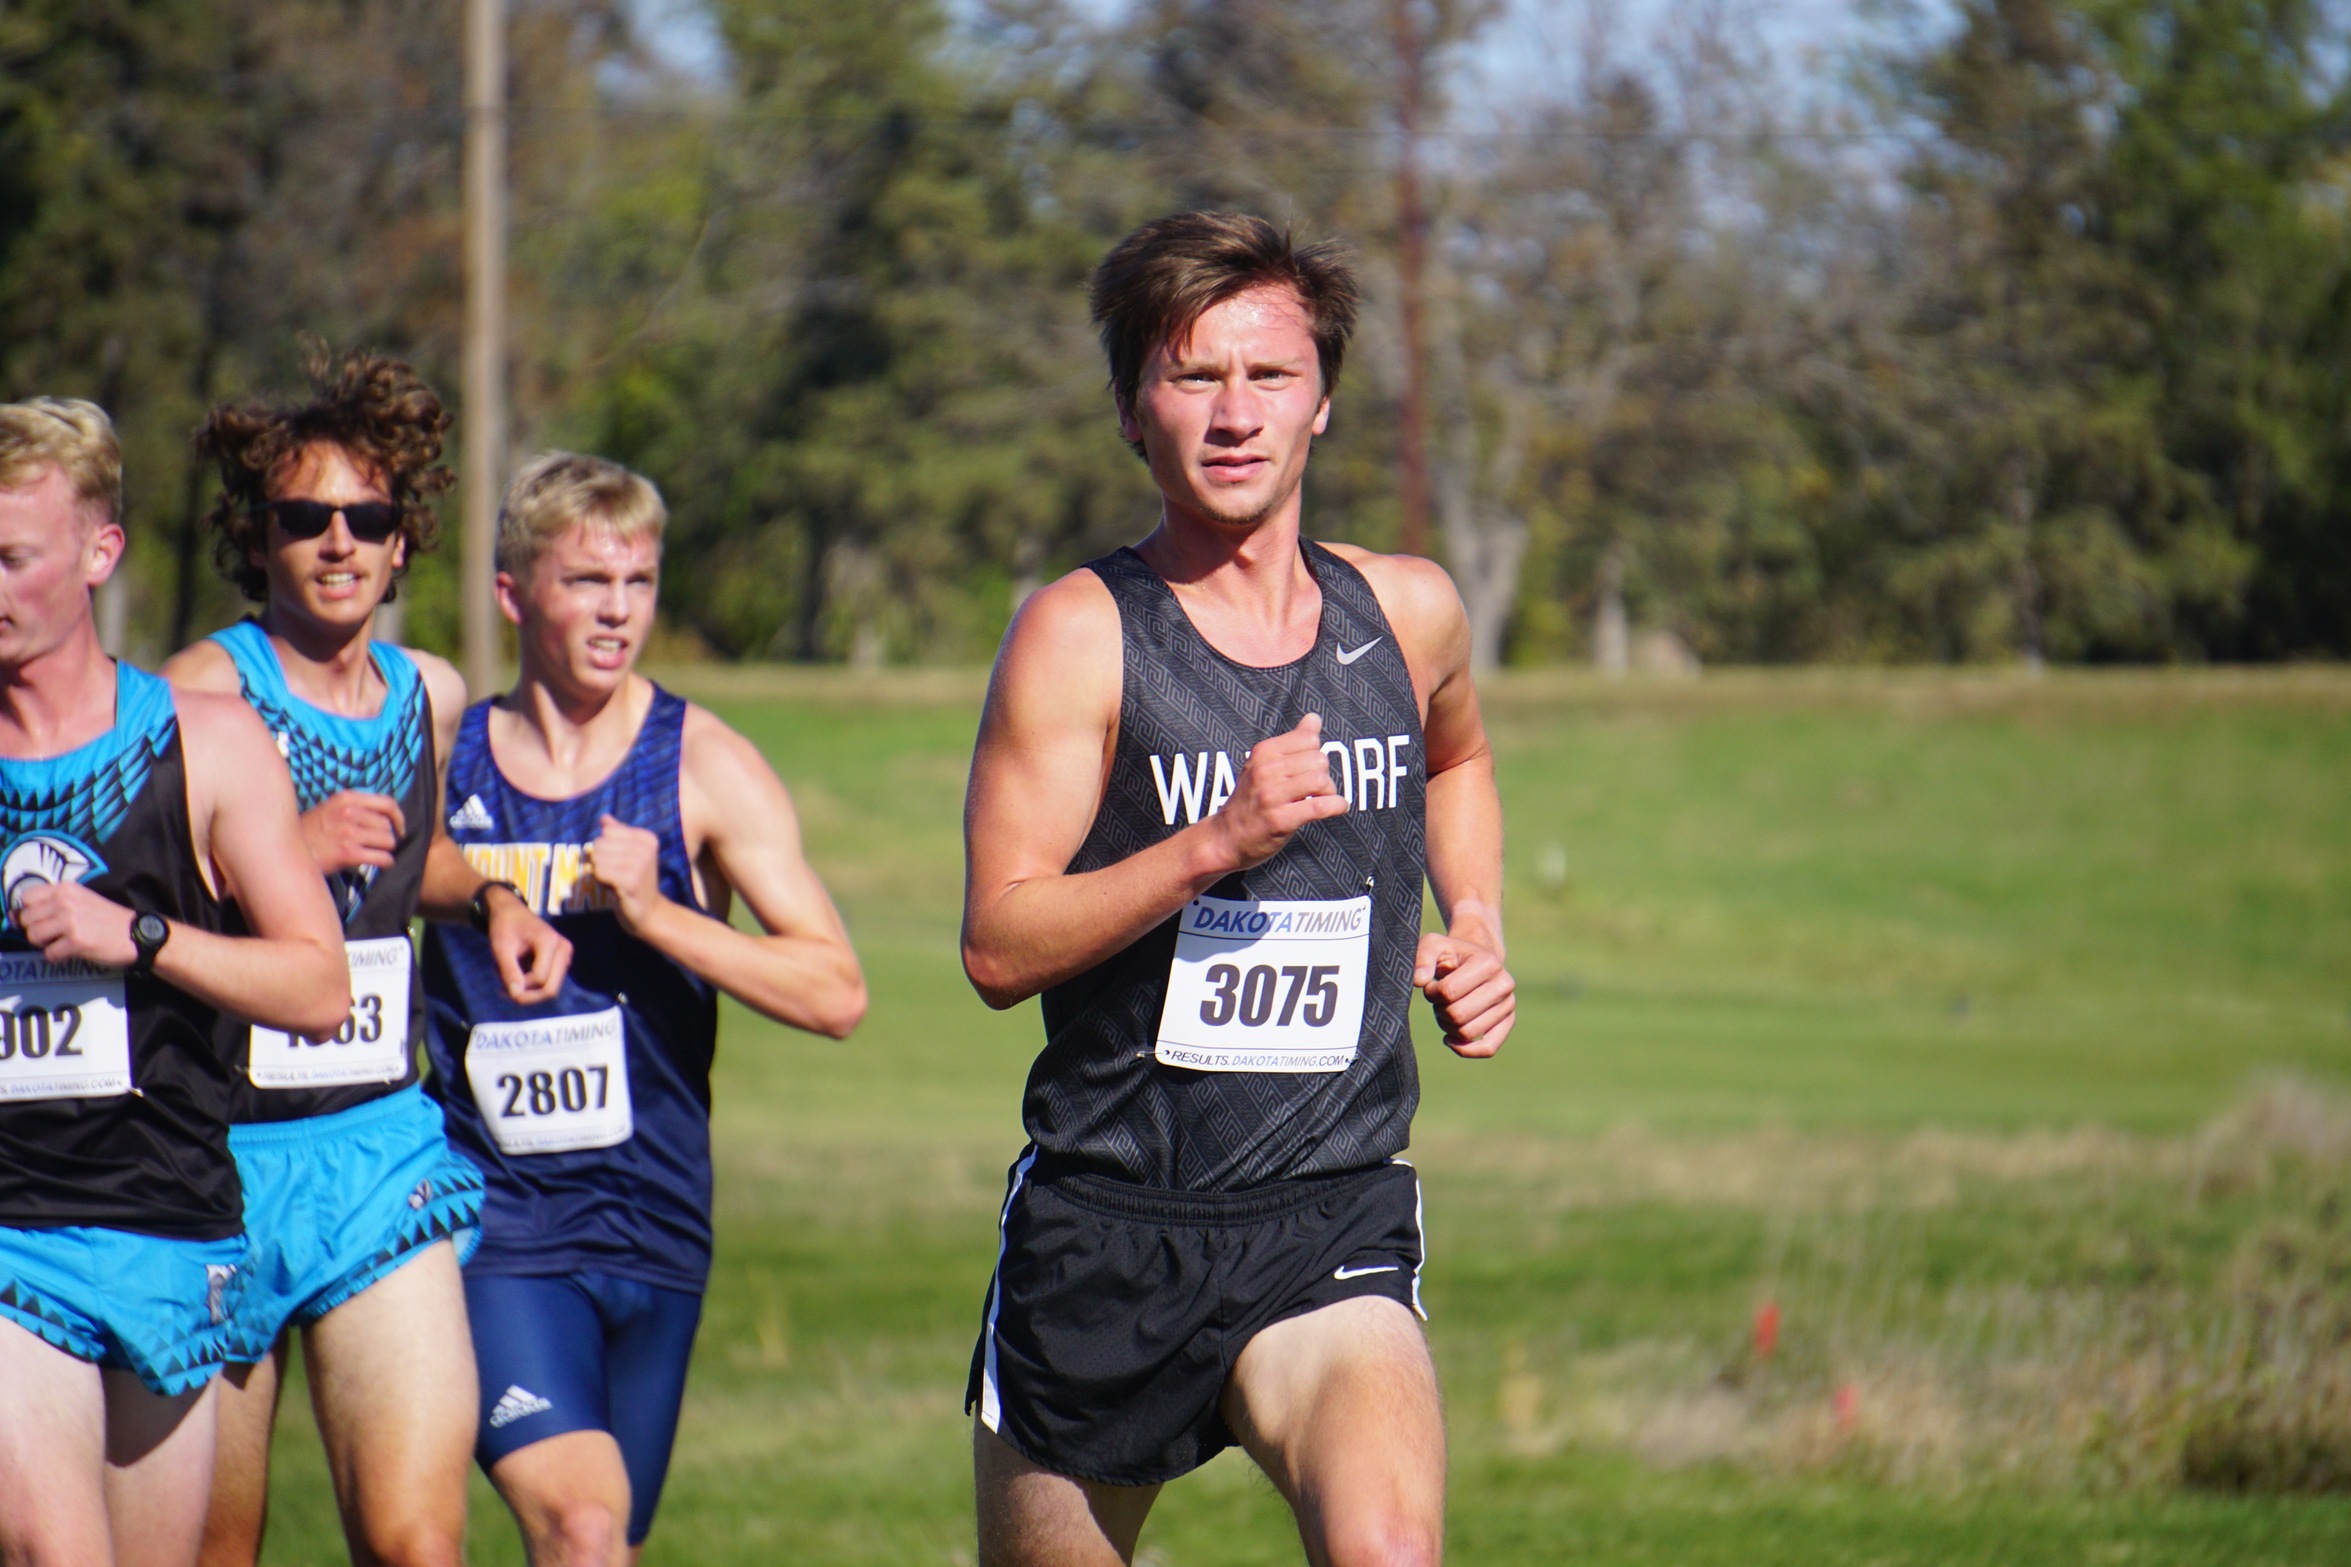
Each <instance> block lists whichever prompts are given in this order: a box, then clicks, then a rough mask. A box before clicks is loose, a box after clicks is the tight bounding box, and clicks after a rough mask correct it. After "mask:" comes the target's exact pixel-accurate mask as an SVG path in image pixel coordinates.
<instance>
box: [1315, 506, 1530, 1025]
mask: <svg viewBox="0 0 2351 1567" xmlns="http://www.w3.org/2000/svg"><path fill="white" fill-rule="evenodd" d="M1336 548H1338V550H1339V553H1340V554H1341V555H1343V556H1344V557H1345V558H1346V559H1348V560H1349V561H1351V562H1353V563H1354V565H1355V566H1356V569H1358V570H1360V571H1361V572H1363V574H1364V576H1365V578H1366V579H1367V580H1368V581H1369V582H1370V583H1371V585H1372V591H1373V592H1374V593H1375V594H1377V595H1378V597H1379V600H1380V608H1381V610H1382V611H1383V612H1384V613H1385V614H1386V615H1387V617H1388V624H1389V625H1391V626H1393V627H1394V628H1395V631H1396V638H1397V641H1398V642H1399V643H1400V644H1401V645H1402V647H1403V649H1404V660H1405V663H1406V665H1407V666H1408V667H1409V668H1410V669H1411V671H1412V685H1413V690H1414V692H1415V694H1416V695H1417V696H1418V697H1419V699H1420V703H1421V730H1422V735H1423V738H1424V740H1425V742H1426V745H1427V755H1428V765H1429V786H1428V867H1429V886H1430V888H1431V890H1432V891H1434V892H1435V893H1436V896H1437V909H1438V912H1439V913H1441V914H1442V915H1443V916H1444V919H1445V934H1443V935H1441V936H1440V935H1434V934H1431V935H1426V936H1423V937H1421V939H1420V951H1419V954H1418V957H1417V959H1416V961H1415V963H1414V967H1413V982H1414V983H1415V984H1417V985H1419V986H1420V987H1421V988H1422V990H1423V991H1424V992H1425V993H1426V994H1427V996H1428V998H1429V1001H1430V1004H1431V1005H1432V1006H1434V1007H1435V1009H1436V1013H1437V1022H1438V1024H1439V1026H1441V1027H1442V1028H1443V1029H1444V1031H1445V1043H1446V1044H1448V1045H1450V1046H1451V1047H1452V1048H1453V1049H1454V1050H1455V1051H1456V1052H1458V1053H1459V1054H1461V1055H1465V1056H1490V1055H1492V1054H1493V1053H1494V1052H1495V1051H1497V1050H1499V1049H1501V1048H1502V1041H1503V1040H1505V1039H1507V1038H1508V1037H1509V1035H1510V1030H1511V1027H1512V1025H1513V1023H1514V1022H1515V1021H1516V1019H1517V1015H1518V1000H1517V987H1516V982H1515V981H1514V980H1513V979H1512V978H1511V975H1510V971H1509V969H1508V968H1506V967H1505V966H1504V964H1505V961H1506V953H1505V948H1504V944H1503V939H1502V796H1501V794H1500V792H1499V791H1498V790H1497V789H1496V788H1495V785H1494V752H1493V748H1492V746H1491V745H1489V744H1488V743H1487V740H1486V725H1485V720H1484V718H1483V717H1482V716H1481V715H1480V713H1479V710H1478V693H1477V686H1476V685H1475V683H1474V682H1473V681H1472V680H1471V678H1470V669H1469V616H1468V614H1467V613H1466V612H1465V611H1464V610H1463V609H1462V606H1461V595H1460V594H1459V593H1457V592H1456V591H1455V590H1454V587H1453V579H1452V578H1451V577H1449V576H1447V575H1446V573H1445V570H1444V568H1443V567H1441V566H1438V565H1436V564H1435V563H1434V562H1431V561H1425V560H1420V559H1418V558H1416V557H1413V556H1409V555H1374V554H1372V553H1371V552H1369V551H1368V550H1358V549H1353V548H1350V547H1346V546H1337V547H1336Z"/></svg>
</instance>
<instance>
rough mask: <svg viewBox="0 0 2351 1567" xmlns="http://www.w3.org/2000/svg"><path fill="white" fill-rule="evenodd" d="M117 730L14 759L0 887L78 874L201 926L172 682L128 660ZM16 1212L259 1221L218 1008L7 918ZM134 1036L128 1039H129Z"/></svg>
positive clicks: (126, 1223)
mask: <svg viewBox="0 0 2351 1567" xmlns="http://www.w3.org/2000/svg"><path fill="white" fill-rule="evenodd" d="M114 678H115V699H114V727H113V728H112V729H110V730H108V731H107V732H106V733H105V734H102V735H100V736H99V737H98V738H97V739H95V740H92V741H90V742H89V743H88V744H87V745H81V746H76V747H75V748H74V749H73V750H71V751H68V752H66V753H65V754H64V755H62V756H50V757H42V758H40V759H38V760H34V761H17V760H10V759H4V758H0V842H5V844H6V847H5V849H0V898H4V900H5V902H6V904H7V905H8V906H9V908H10V909H11V910H13V906H14V904H15V902H16V899H17V897H18V895H19V894H20V893H21V892H22V891H23V890H24V888H25V887H26V886H27V885H28V884H30V883H37V882H60V881H78V882H81V883H82V884H83V885H85V886H87V887H90V888H91V889H93V890H94V891H97V892H99V893H102V894H104V895H105V896H106V897H108V898H111V899H113V900H114V901H115V902H117V903H120V904H123V905H125V906H127V907H129V908H133V909H139V910H145V911H147V912H150V913H155V914H161V915H163V916H164V917H165V918H167V919H173V920H178V921H180V922H182V923H183V924H187V925H192V926H194V927H196V928H198V929H201V930H211V931H217V930H220V929H221V928H222V918H221V907H220V904H219V903H218V902H217V901H215V900H214V898H213V897H212V895H211V894H210V893H209V892H207V891H206V890H205V887H204V881H203V878H202V877H201V876H200V875H199V874H198V872H197V868H196V846H195V842H194V839H193V837H192V835H191V832H190V829H189V826H188V780H187V769H186V766H185V763H184V762H183V760H182V756H181V750H180V726H179V717H178V713H177V711H176V710H175V709H174V708H173V706H172V697H171V687H169V686H167V685H165V684H164V683H163V682H162V681H161V680H159V679H157V678H156V677H155V676H153V675H149V674H144V673H142V672H141V671H139V670H136V669H133V668H132V667H131V666H130V665H128V664H120V663H118V664H116V665H115V677H114ZM0 996H5V997H7V998H8V1000H9V1003H10V1004H9V1005H8V1006H7V1007H6V1016H5V1018H4V1019H0V1225H7V1226H11V1227H14V1228H19V1229H50V1228H58V1227H62V1226H66V1225H94V1226H101V1227H104V1228H107V1229H117V1230H132V1231H136V1232H139V1233H142V1234H147V1235H161V1236H168V1237H171V1238H174V1239H181V1240H223V1239H226V1238H227V1237H229V1236H232V1235H235V1234H236V1233H237V1232H238V1230H239V1229H240V1228H242V1226H243V1223H244V1200H243V1194H242V1193H241V1192H240V1191H239V1189H238V1186H237V1166H236V1162H235V1161H234V1160H233V1159H232V1158H231V1157H230V1155H229V1145H228V1101H229V1069H228V1063H227V1062H226V1061H224V1060H223V1059H222V1058H221V1056H220V1053H219V1051H218V1050H217V1049H216V1048H215V1046H214V1043H213V1031H214V1028H215V1025H216V1021H217V1015H216V1014H215V1013H214V1012H213V1010H212V1008H210V1007H208V1006H205V1005H204V1004H203V1003H201V1002H199V1001H197V1000H195V999H194V998H193V997H191V996H188V995H186V994H185V993H183V992H181V991H178V990H175V989H173V988H172V987H171V986H169V985H166V984H165V983H164V982H163V981H161V980H159V979H156V978H154V977H153V976H152V975H138V974H131V973H128V972H126V971H124V970H122V969H109V968H94V967H91V966H89V965H85V964H79V963H75V964H65V965H50V964H48V963H46V962H44V961H43V960H42V958H41V955H40V954H39V953H38V952H34V951H31V950H29V949H28V948H27V947H26V945H25V941H24V938H23V937H22V936H21V935H20V934H18V932H17V930H16V929H15V925H14V920H13V915H11V917H10V920H9V923H8V925H7V927H6V928H5V930H4V932H0ZM126 1046H127V1048H126Z"/></svg>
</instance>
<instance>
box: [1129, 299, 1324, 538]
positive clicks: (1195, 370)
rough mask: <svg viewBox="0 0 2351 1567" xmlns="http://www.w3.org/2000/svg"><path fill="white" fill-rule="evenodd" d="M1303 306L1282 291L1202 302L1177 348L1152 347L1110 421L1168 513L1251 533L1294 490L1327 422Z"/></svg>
mask: <svg viewBox="0 0 2351 1567" xmlns="http://www.w3.org/2000/svg"><path fill="white" fill-rule="evenodd" d="M1330 419H1331V405H1330V399H1329V398H1327V397H1325V396H1323V392H1322V367H1321V363H1320V361H1319V360H1318V359H1317V357H1316V354H1315V349H1314V333H1313V331H1312V329H1311V327H1310V325H1309V323H1308V320H1307V315H1306V307H1305V305H1304V304H1303V303H1302V302H1300V300H1299V298H1298V296H1297V294H1296V292H1294V291H1293V290H1291V289H1289V288H1286V287H1273V286H1269V287H1265V288H1252V289H1248V290H1245V291H1243V292H1242V293H1239V294H1236V295H1234V296H1233V297H1232V298H1230V299H1228V300H1225V301H1223V302H1222V303H1220V304H1218V305H1215V306H1213V307H1212V308H1210V309H1209V310H1208V311H1207V312H1206V313H1205V314H1203V315H1202V316H1201V317H1200V320H1199V322H1198V323H1197V324H1196V325H1194V326H1193V328H1192V335H1191V336H1190V338H1188V339H1187V340H1186V341H1184V342H1182V343H1178V344H1174V345H1172V346H1169V347H1163V348H1158V349H1154V350H1153V351H1152V353H1151V357H1150V358H1149V359H1148V360H1146V361H1145V362H1144V365H1143V374H1142V378H1141V380H1140V381H1139V383H1138V384H1137V386H1136V388H1135V405H1134V408H1133V409H1132V411H1131V412H1129V413H1128V414H1127V415H1126V416H1125V417H1124V418H1123V419H1122V420H1121V421H1120V423H1121V427H1122V428H1123V429H1124V430H1125V431H1126V434H1127V438H1128V439H1130V440H1140V441H1142V443H1143V452H1144V455H1145V457H1146V458H1148V459H1149V461H1150V464H1151V477H1152V479H1153V480H1154V481H1156V482H1157V484H1158V485H1159V490H1160V493H1161V494H1162V495H1164V496H1165V497H1166V498H1167V501H1168V505H1169V506H1170V508H1171V509H1176V510H1181V511H1183V512H1185V513H1188V514H1190V515H1192V516H1194V517H1197V518H1199V519H1201V520H1204V521H1207V522H1211V523H1219V524H1223V525H1225V526H1228V527H1233V528H1240V529H1253V528H1255V527H1256V526H1257V525H1258V524H1259V523H1261V522H1263V521H1264V520H1265V519H1266V518H1267V517H1268V516H1270V515H1272V514H1273V513H1274V512H1275V511H1277V510H1278V509H1280V508H1281V507H1282V506H1283V505H1284V504H1285V503H1287V502H1288V501H1289V500H1290V499H1291V497H1293V496H1295V495H1296V494H1297V493H1298V484H1299V481H1300V480H1301V479H1302V478H1303V477H1304V475H1305V472H1306V453H1307V449H1308V448H1309V447H1310V446H1312V445H1313V442H1314V437H1315V436H1318V435H1320V434H1322V432H1323V430H1324V428H1325V427H1327V426H1328V425H1329V423H1330Z"/></svg>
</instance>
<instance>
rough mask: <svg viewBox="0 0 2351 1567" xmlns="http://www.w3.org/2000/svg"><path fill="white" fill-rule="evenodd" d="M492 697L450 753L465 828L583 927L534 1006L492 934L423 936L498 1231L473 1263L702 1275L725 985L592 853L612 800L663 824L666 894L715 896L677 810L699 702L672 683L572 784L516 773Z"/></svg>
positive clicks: (667, 1277)
mask: <svg viewBox="0 0 2351 1567" xmlns="http://www.w3.org/2000/svg"><path fill="white" fill-rule="evenodd" d="M489 713H490V704H489V703H488V702H486V701H485V702H480V703H477V704H475V705H474V706H473V707H471V708H468V709H467V710H466V714H465V721H464V724H463V726H462V728H461V729H460V730H459V732H458V738H457V745H456V747H455V749H454V750H453V751H452V752H451V754H450V758H449V788H448V794H447V800H448V802H449V817H448V822H449V832H450V835H451V836H452V837H453V838H455V839H456V841H457V843H458V845H459V846H460V847H462V848H463V849H464V850H465V855H466V858H467V860H469V861H470V862H471V863H472V864H473V866H474V867H475V868H476V869H477V870H479V871H481V872H482V874H484V875H486V876H490V877H494V878H496V879H497V880H500V881H504V882H508V883H510V884H512V885H513V886H514V887H515V888H516V889H517V890H518V891H520V892H521V894H522V896H523V898H524V900H525V901H526V902H527V903H528V904H529V905H530V906H531V908H532V909H534V910H535V911H537V912H538V913H539V914H541V915H542V916H544V917H545V918H546V919H547V920H548V921H550V922H551V923H552V924H553V925H554V926H555V928H556V929H557V930H559V931H561V932H562V933H563V934H564V935H565V936H566V937H568V938H570V940H571V942H572V961H571V972H570V974H569V975H568V976H567V977H566V978H565V980H564V984H563V990H562V993H561V994H560V995H558V996H556V997H555V998H554V999H553V1000H551V1001H547V1002H543V1003H541V1004H539V1005H537V1006H533V1007H518V1006H516V1005H515V1004H514V1002H513V1001H511V1000H510V999H508V997H507V994H506V987H505V986H504V985H503V984H502V983H500V981H499V978H498V968H497V964H496V962H495V961H494V960H493V959H492V957H491V955H490V945H489V942H488V940H487V938H485V937H484V936H482V935H481V934H479V933H478V932H476V931H473V930H470V929H466V928H464V927H461V926H454V925H443V924H436V925H433V926H431V927H430V929H429V930H428V932H427V934H426V937H425V970H424V984H425V997H426V1011H427V1024H426V1047H427V1049H428V1050H429V1051H430V1052H431V1055H432V1063H433V1075H432V1078H431V1079H430V1081H429V1082H428V1084H427V1089H428V1092H430V1093H432V1094H433V1095H434V1096H435V1097H436V1098H438V1099H439V1100H440V1101H441V1104H442V1106H443V1109H444V1110H445V1111H446V1113H447V1117H448V1127H449V1140H450V1142H451V1144H452V1145H453V1146H455V1147H456V1148H457V1149H458V1151H459V1152H461V1153H464V1154H466V1155H467V1156H469V1157H470V1158H471V1159H472V1160H473V1161H474V1162H475V1163H476V1164H478V1165H480V1166H481V1167H482V1170H483V1172H484V1174H485V1175H486V1176H487V1177H488V1188H489V1189H488V1195H487V1199H486V1201H485V1202H484V1204H483V1208H482V1245H481V1249H480V1251H478V1252H476V1253H475V1255H474V1257H473V1259H472V1260H471V1261H470V1262H468V1263H467V1264H466V1268H467V1271H468V1273H469V1274H483V1275H497V1274H503V1275H507V1276H515V1277H525V1276H528V1277H547V1276H552V1275H559V1274H567V1273H574V1272H592V1273H606V1274H611V1275H614V1276H616V1277H620V1278H625V1279H634V1280H637V1281H638V1282H640V1283H645V1284H655V1285H661V1286H663V1287H666V1288H669V1289H683V1290H697V1291H698V1290H700V1289H701V1288H702V1287H703V1285H704V1283H705V1281H706V1280H707V1279H708V1277H709V1273H710V1062H711V1056H712V1053H713V1052H714V1050H715V1049H716V1047H717V1043H718V992H717V991H716V989H715V988H713V987H712V986H711V985H710V984H709V983H708V982H707V981H704V980H702V979H699V978H697V977H695V976H694V975H693V974H692V973H690V972H688V971H687V970H686V969H684V968H681V967H680V966H679V965H677V964H675V963H673V962H671V961H670V960H669V959H668V958H666V957H663V956H662V955H661V954H660V953H659V952H657V951H655V950H654V949H653V948H652V947H650V946H647V945H646V944H645V943H644V942H641V941H639V940H637V939H636V938H635V937H633V936H630V935H629V934H627V933H626V932H625V931H623V930H622V929H621V927H620V919H619V916H618V915H617V914H615V913H614V912H613V909H612V906H611V895H610V894H609V892H607V891H606V889H605V888H604V886H603V884H602V883H600V882H598V881H596V880H595V879H594V878H593V877H592V876H590V875H589V874H588V872H587V866H586V855H585V850H586V848H587V846H588V845H590V844H592V843H594V842H595V841H596V839H597V837H598V836H599V835H600V834H601V833H602V831H603V828H602V825H601V820H602V818H603V817H605V816H608V815H609V816H612V817H615V818H617V819H618V820H620V821H623V822H626V823H628V824H629V825H631V826H634V827H641V828H644V829H646V830H648V831H650V832H653V833H655V834H657V835H659V837H660V839H661V891H662V894H663V896H665V897H668V898H671V899H673V900H675V901H676V902H678V903H681V904H684V905H685V906H686V907H688V908H700V907H701V906H702V905H701V901H700V899H699V898H698V897H697V896H696V895H695V892H694V878H693V869H692V867H691V866H690V865H689V864H688V862H687V859H686V840H685V829H684V827H683V826H682V825H681V824H680V822H679V819H678V758H679V742H680V737H681V735H682V733H683V731H684V727H685V719H686V704H685V702H683V701H682V700H680V699H679V698H677V697H675V696H672V695H671V694H670V693H669V692H667V691H663V690H661V689H660V688H659V687H655V689H654V693H653V705H652V707H651V709H650V710H649V711H648V712H647V713H646V715H645V721H644V724H643V726H642V727H641V728H640V729H639V730H638V732H637V738H636V741H635V743H634V744H633V745H632V746H631V747H630V748H629V752H628V754H627V756H625V757H624V758H623V759H622V761H621V764H620V765H619V766H618V767H616V768H615V769H613V772H612V774H611V776H610V777H608V778H606V779H605V780H604V782H602V783H601V784H598V785H597V786H596V787H595V788H593V789H589V790H587V791H585V792H584V793H581V794H577V795H574V796H572V797H571V798H570V799H567V800H543V799H540V798H538V797H537V796H535V795H530V794H525V793H524V792H523V791H521V790H520V789H517V788H515V787H514V786H513V785H512V784H510V783H508V782H507V781H506V778H505V775H504V774H502V773H500V772H499V770H498V764H497V762H496V761H495V760H494V759H493V758H492V757H491V755H490V734H489Z"/></svg>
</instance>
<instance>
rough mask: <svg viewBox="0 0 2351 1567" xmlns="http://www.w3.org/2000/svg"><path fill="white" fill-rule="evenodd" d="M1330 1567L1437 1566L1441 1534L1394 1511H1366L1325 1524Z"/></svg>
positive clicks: (1326, 1547)
mask: <svg viewBox="0 0 2351 1567" xmlns="http://www.w3.org/2000/svg"><path fill="white" fill-rule="evenodd" d="M1324 1528H1325V1531H1326V1533H1325V1536H1324V1541H1323V1543H1324V1546H1325V1549H1326V1551H1327V1553H1328V1556H1329V1560H1330V1563H1331V1567H1437V1563H1438V1562H1439V1561H1441V1560H1442V1559H1443V1557H1444V1544H1443V1540H1442V1538H1441V1532H1440V1531H1439V1530H1438V1529H1437V1528H1436V1527H1435V1526H1434V1525H1432V1524H1431V1523H1430V1522H1429V1521H1427V1520H1425V1519H1421V1518H1415V1517H1413V1516H1411V1515H1410V1514H1409V1513H1408V1512H1405V1511H1402V1510H1393V1509H1366V1510H1362V1511H1358V1512H1354V1513H1352V1514H1351V1515H1350V1516H1348V1517H1345V1518H1336V1519H1330V1520H1327V1521H1326V1522H1325V1524H1324Z"/></svg>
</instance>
